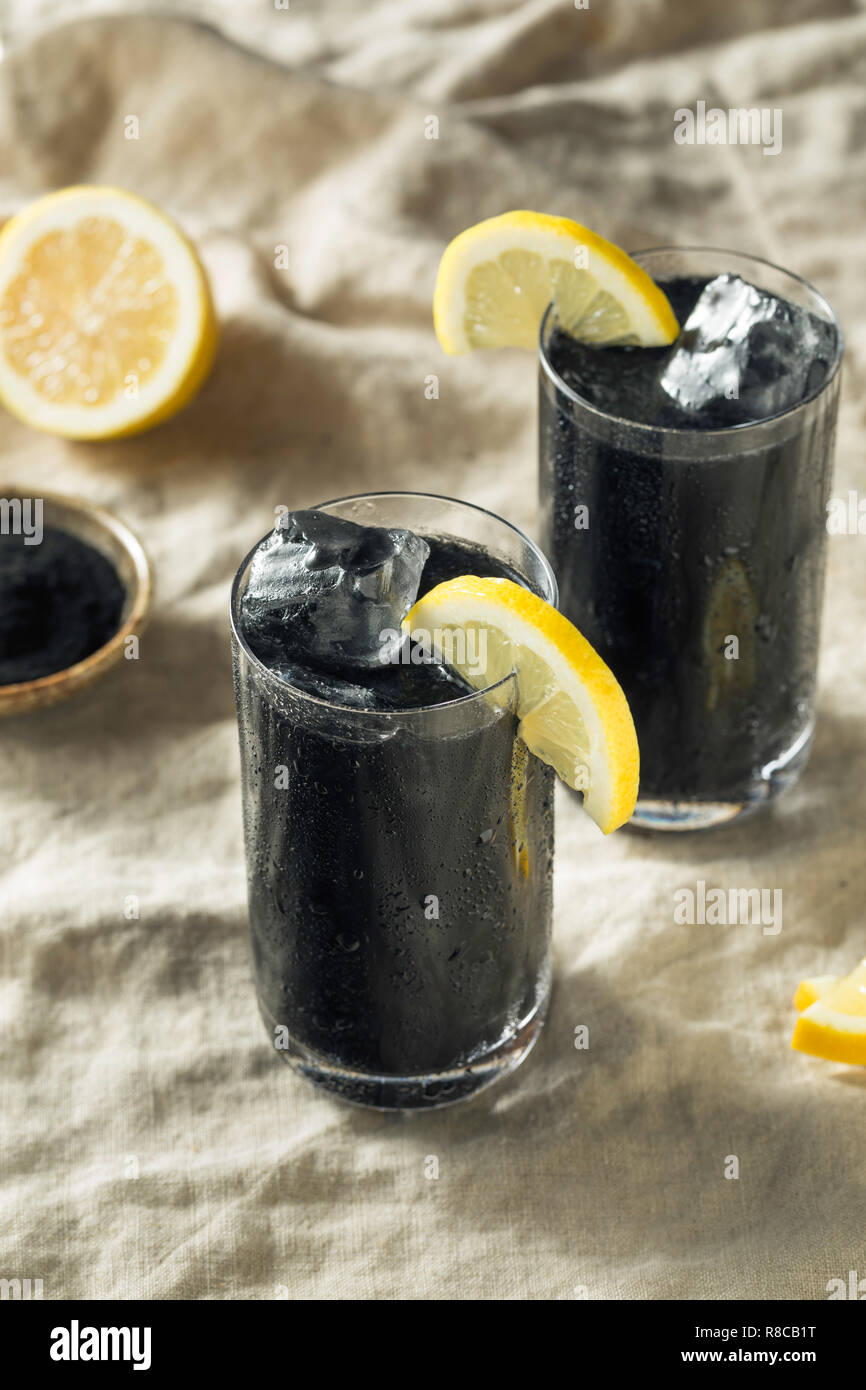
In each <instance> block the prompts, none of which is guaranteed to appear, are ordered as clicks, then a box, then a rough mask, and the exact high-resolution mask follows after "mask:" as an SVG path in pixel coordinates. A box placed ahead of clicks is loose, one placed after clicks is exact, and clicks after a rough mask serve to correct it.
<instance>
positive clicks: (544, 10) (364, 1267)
mask: <svg viewBox="0 0 866 1390" xmlns="http://www.w3.org/2000/svg"><path fill="white" fill-rule="evenodd" d="M88 8H89V7H87V6H78V7H75V6H67V7H66V9H65V10H64V9H63V8H62V7H61V8H58V6H57V5H55V4H46V5H45V6H43V7H41V8H40V7H39V6H34V5H30V4H23V3H21V0H14V3H13V4H11V5H10V6H9V7H8V9H7V12H6V19H7V28H8V32H7V34H6V40H7V56H6V62H5V64H4V67H3V70H2V77H3V115H2V128H0V213H2V214H4V215H5V214H9V213H11V212H13V211H14V210H15V209H16V208H18V207H19V206H20V205H22V203H23V202H24V201H25V200H26V199H28V198H29V197H32V196H34V195H36V194H38V193H40V192H42V191H44V190H47V189H50V188H53V187H56V186H60V185H63V184H68V183H74V182H78V181H85V182H104V183H116V184H121V185H125V186H127V187H129V188H132V189H135V190H137V191H138V192H140V193H142V194H144V195H145V196H147V197H149V198H152V199H155V200H156V201H157V202H158V203H160V204H162V205H163V206H165V207H166V208H167V209H168V210H169V211H170V212H171V213H172V214H174V215H175V216H176V217H177V218H178V219H179V221H180V222H181V223H182V224H183V226H184V227H185V228H186V229H187V231H188V232H189V233H190V234H191V236H192V237H194V238H195V240H196V242H197V244H198V245H199V247H200V248H201V251H202V254H203V257H204V260H205V262H206V264H207V267H208V270H209V272H210V275H211V277H212V281H213V286H214V291H215V295H216V301H217V304H218V308H219V313H220V316H221V320H222V325H223V338H222V345H221V349H220V353H219V358H218V361H217V364H216V368H215V370H214V373H213V376H212V378H211V379H210V381H209V382H208V383H207V385H206V387H205V389H204V390H203V391H202V393H201V395H200V396H199V398H198V399H197V400H196V401H195V403H194V404H193V405H192V406H191V408H190V409H188V410H187V411H186V412H185V413H184V414H183V415H181V416H180V417H178V418H177V419H176V420H174V421H172V422H171V423H169V424H168V425H166V426H164V427H162V428H161V429H158V430H154V431H153V432H152V433H150V434H148V435H145V436H144V437H141V438H138V439H134V440H132V441H128V442H122V443H117V444H112V443H106V444H99V445H97V444H94V445H88V444H72V443H65V442H63V441H60V440H57V439H53V438H49V437H46V436H39V435H36V434H34V433H33V432H31V431H30V430H28V429H27V428H25V427H24V426H23V425H20V424H18V423H17V422H16V421H14V420H13V419H11V418H9V417H8V416H6V415H5V414H3V415H2V416H0V447H2V468H0V474H2V477H0V484H6V485H7V486H8V484H9V483H17V484H19V485H24V486H26V488H27V489H29V490H31V491H32V492H33V493H34V494H37V495H38V493H39V490H40V489H51V488H56V489H62V490H67V491H70V492H74V493H79V494H84V495H85V496H87V497H90V498H92V499H94V500H97V501H99V502H102V503H105V504H106V505H108V506H110V507H112V508H114V509H116V511H117V512H118V513H119V514H120V515H121V516H123V517H124V518H125V519H126V520H127V521H128V522H129V523H131V524H132V525H133V527H135V528H136V529H137V530H138V532H139V533H140V535H141V537H142V539H143V540H144V542H145V544H146V546H147V547H148V549H149V551H150V553H151V555H152V557H153V560H154V563H155V567H156V574H157V596H156V602H155V607H154V611H153V620H152V624H151V626H150V627H149V629H148V630H147V632H146V634H145V636H144V638H143V641H142V647H141V659H140V660H139V661H138V662H137V663H133V662H125V663H123V664H122V665H121V667H120V668H118V669H116V670H115V671H114V672H112V674H111V675H110V676H109V677H108V678H107V679H105V680H104V681H103V682H102V683H101V684H99V685H98V686H96V687H95V688H93V689H92V690H91V691H90V692H88V693H85V694H82V695H81V696H80V697H78V698H77V699H75V700H74V701H71V702H70V703H69V704H68V705H66V706H61V707H58V708H55V709H54V710H51V711H48V712H44V713H40V714H35V715H31V716H29V717H25V718H19V719H16V720H9V721H4V723H3V724H2V726H0V797H2V819H0V903H2V922H0V930H2V955H0V967H2V993H0V998H2V1011H3V1020H4V1022H3V1059H2V1069H0V1100H2V1137H0V1164H2V1184H0V1232H2V1234H0V1276H2V1277H4V1278H15V1277H18V1278H22V1279H23V1278H31V1279H41V1280H42V1281H43V1291H44V1297H45V1298H46V1299H53V1298H64V1297H84V1298H95V1299H100V1298H109V1297H119V1298H131V1297H138V1296H143V1297H145V1298H183V1299H233V1298H244V1299H246V1298H257V1299H260V1298H267V1299H270V1298H279V1297H286V1296H288V1297H290V1298H299V1299H310V1298H325V1299H555V1300H558V1299H582V1298H584V1297H587V1298H591V1299H617V1298H628V1299H660V1298H672V1299H680V1298H689V1297H696V1298H702V1299H705V1298H712V1297H724V1298H729V1299H738V1298H743V1297H757V1298H766V1299H776V1298H781V1299H793V1298H808V1299H823V1298H826V1297H827V1292H826V1286H827V1282H828V1280H830V1279H834V1278H845V1279H847V1276H848V1271H849V1270H850V1269H855V1270H857V1271H858V1272H859V1277H861V1278H863V1277H866V1241H864V1229H866V1227H864V1179H863V1132H864V1108H866V1078H864V1074H863V1073H862V1072H860V1071H858V1070H853V1069H852V1070H847V1069H845V1068H843V1067H840V1066H837V1065H833V1064H831V1063H824V1062H821V1061H819V1060H816V1059H811V1058H806V1057H803V1056H801V1055H799V1054H795V1053H793V1052H791V1051H790V1050H789V1047H788V1041H789V1037H790V1033H791V1028H792V1024H793V1019H794V1015H793V1010H792V1008H791V1004H790V1000H791V995H792V992H793V990H794V987H795V986H796V984H797V982H798V980H799V979H800V978H801V977H802V976H803V975H805V974H808V973H814V972H818V971H821V972H826V971H835V972H844V971H847V970H849V969H851V968H852V967H853V966H854V964H855V963H856V961H857V960H858V959H859V957H860V956H862V955H863V953H864V949H866V924H864V919H863V897H864V887H866V868H864V855H863V826H864V807H866V795H864V788H863V780H864V779H863V749H864V736H866V719H864V712H863V704H864V674H866V673H864V667H866V654H864V643H863V632H864V625H866V579H864V556H866V537H857V536H853V535H843V536H838V537H835V538H833V539H832V540H831V542H830V546H829V569H828V593H827V603H826V617H825V629H824V643H823V653H822V666H821V685H820V701H819V721H818V728H817V737H816V743H815V749H814V754H813V757H812V761H811V764H810V766H809V769H808V771H807V774H806V776H805V778H804V779H803V781H802V782H801V784H800V785H799V787H798V788H797V789H796V790H795V791H794V792H793V793H792V794H791V795H789V796H788V797H787V798H786V799H784V800H783V801H781V802H780V803H779V804H778V806H777V807H776V808H775V809H774V810H773V811H772V812H771V813H769V814H764V815H763V816H762V817H761V818H759V819H756V820H753V821H750V822H748V823H745V824H742V825H736V824H735V825H733V826H731V827H729V828H727V829H722V830H719V831H717V832H716V833H714V834H711V835H707V836H703V837H701V836H690V837H683V838H678V837H667V838H665V837H656V838H651V837H640V836H636V835H633V834H629V833H622V834H618V835H616V836H614V837H613V838H611V839H609V840H602V838H601V837H600V836H599V834H598V833H597V831H596V829H595V827H594V826H593V825H592V824H591V823H590V822H589V821H588V820H587V819H586V818H585V817H584V816H583V815H582V813H581V812H580V810H579V809H578V808H577V806H576V805H575V804H574V801H573V800H569V799H567V798H566V797H562V798H561V800H560V802H559V805H558V816H559V820H558V834H557V841H558V843H557V863H556V897H557V907H556V925H555V945H556V984H555V995H554V1002H553V1008H552V1013H551V1016H550V1020H549V1023H548V1026H547V1028H546V1030H545V1033H544V1035H543V1037H542V1040H541V1042H540V1043H539V1045H538V1047H537V1049H536V1050H535V1052H534V1054H533V1055H532V1057H531V1058H530V1059H529V1061H528V1062H527V1064H526V1065H525V1066H524V1067H523V1068H522V1069H521V1070H520V1071H519V1072H518V1073H516V1075H515V1076H514V1077H513V1078H511V1079H510V1080H509V1081H508V1082H507V1083H506V1084H504V1085H503V1086H501V1087H500V1088H494V1089H493V1090H491V1091H490V1092H487V1093H486V1094H484V1095H483V1096H481V1097H479V1098H478V1099H477V1100H476V1101H474V1102H472V1103H471V1104H469V1105H467V1106H465V1107H463V1108H461V1107H458V1108H456V1109H454V1110H450V1111H448V1110H446V1111H442V1112H439V1113H431V1114H427V1115H421V1116H413V1117H408V1118H403V1117H399V1116H383V1115H380V1114H377V1113H365V1112H364V1111H361V1110H356V1109H353V1108H350V1107H343V1106H341V1105H340V1104H338V1103H336V1102H334V1101H332V1100H330V1099H328V1098H326V1097H324V1096H321V1095H319V1094H317V1093H316V1092H315V1091H314V1090H313V1089H312V1088H310V1087H309V1086H308V1085H307V1084H306V1083H305V1082H303V1081H302V1080H300V1079H298V1078H297V1077H296V1076H295V1075H294V1074H293V1073H292V1072H291V1071H290V1070H289V1069H288V1068H286V1067H284V1066H283V1065H282V1064H281V1063H280V1062H279V1061H278V1060H277V1059H276V1058H275V1057H274V1055H273V1053H272V1051H271V1049H270V1048H269V1046H268V1042H267V1038H266V1035H265V1033H264V1030H263V1028H262V1025H261V1023H260V1021H259V1018H258V1015H257V1012H256V1007H255V1003H254V998H253V989H252V984H251V972H250V960H249V955H248V944H247V922H246V908H245V882H244V863H243V849H242V841H241V817H240V793H239V772H238V754H237V747H236V732H235V716H234V705H233V696H232V686H231V676H230V663H229V644H228V624H227V602H228V592H229V584H230V581H231V578H232V575H233V572H234V570H235V567H236V565H237V563H238V561H239V560H240V558H241V556H242V555H243V554H244V553H245V551H246V550H247V549H248V547H249V546H250V545H251V544H252V543H253V542H254V541H255V540H256V539H257V538H258V537H259V536H260V535H262V534H263V533H264V532H265V531H266V530H267V529H268V528H269V526H270V525H271V524H272V519H273V511H274V507H275V506H277V505H280V504H286V505H288V506H309V505H311V504H313V503H315V502H317V501H320V500H323V499H325V498H328V497H334V496H338V495H340V494H343V493H346V492H352V491H363V490H369V489H381V488H407V489H424V490H431V491H435V492H440V493H448V494H453V495H455V496H459V497H464V498H466V499H468V500H470V501H474V502H478V503H481V504H483V505H484V506H487V507H491V508H493V509H494V510H495V511H497V512H500V513H502V514H503V515H504V516H506V517H509V518H510V519H512V520H514V521H515V522H517V523H518V524H521V525H524V526H526V527H527V528H529V529H530V530H532V529H533V528H534V527H535V473H536V438H535V429H536V380H535V363H534V362H533V360H532V358H531V356H530V355H528V354H527V355H523V354H520V353H505V354H493V355H488V356H481V355H479V356H478V357H476V358H471V359H457V360H451V359H446V358H445V357H444V356H443V355H442V353H441V352H440V350H439V348H438V346H437V343H436V340H435V338H434V335H433V332H432V326H431V315H430V299H431V293H432V288H433V283H434V278H435V273H436V266H437V263H438V257H439V255H440V253H441V250H442V247H443V245H444V244H445V242H446V241H447V239H448V238H449V237H451V236H452V235H453V234H455V233H456V232H457V231H459V230H460V229H461V228H462V227H464V226H465V225H468V224H469V223H471V222H474V221H476V220H478V219H479V218H481V217H485V216H489V215H492V214H494V213H497V212H501V211H503V210H505V209H507V208H511V207H523V206H528V207H538V208H541V209H548V210H551V211H557V212H561V213H564V214H567V215H571V216H574V217H576V218H578V219H579V220H581V221H584V222H586V223H588V224H589V225H590V226H592V227H595V228H597V229H598V230H599V231H601V232H602V233H604V234H606V235H608V236H609V237H612V238H614V239H615V240H617V241H619V242H621V243H622V244H623V245H625V246H626V247H628V248H632V249H636V248H638V247H640V246H645V245H648V244H649V245H651V244H654V243H655V244H662V243H667V242H672V241H673V242H679V243H682V244H688V243H703V244H710V245H725V246H730V247H733V248H736V249H741V250H746V251H751V252H755V253H757V254H759V255H764V256H767V257H769V258H770V259H772V260H776V261H779V262H781V263H782V264H784V265H786V266H789V267H791V268H793V269H796V270H797V271H799V272H801V273H802V274H804V275H806V276H807V277H808V278H810V279H812V280H814V281H815V282H817V284H818V285H820V286H821V287H822V289H823V290H824V291H825V292H826V293H827V295H828V297H829V298H830V300H831V302H833V303H834V304H835V305H836V306H837V308H838V309H839V310H840V312H841V315H842V317H843V320H844V325H845V330H846V333H847V370H846V379H845V391H844V399H843V407H842V416H841V426H840V437H839V448H838V458H837V472H836V483H835V488H834V491H835V493H836V494H837V495H839V496H843V497H844V496H846V495H847V492H848V490H849V489H857V488H860V489H864V488H866V481H864V466H863V437H862V431H861V427H862V422H863V403H862V386H863V379H864V356H866V276H864V274H863V235H864V233H863V228H864V216H866V199H864V174H866V153H864V138H863V132H864V130H866V86H864V73H866V13H864V12H863V7H862V6H861V5H857V4H850V3H848V4H846V3H842V0H838V2H837V3H835V4H828V5H823V6H822V7H821V19H820V21H818V20H816V18H815V15H816V9H815V6H814V5H813V4H811V3H810V4H806V3H801V2H800V0H775V2H774V3H771V2H770V0H763V3H751V2H750V3H748V4H746V3H740V4H736V3H734V4H730V5H727V6H718V5H716V4H715V3H712V4H711V3H695V4H692V5H688V6H685V5H681V4H678V3H675V0H670V3H669V4H665V3H662V0H656V3H649V0H646V2H645V3H642V4H635V3H631V0H629V3H626V0H619V3H614V2H613V0H607V3H603V2H602V0H590V5H589V8H588V9H587V10H580V9H577V8H575V7H574V5H573V4H571V3H569V0H555V3H554V2H553V0H525V3H516V2H515V0H512V2H511V3H502V2H501V0H500V2H499V3H497V0H475V3H472V2H471V0H428V2H427V3H424V4H414V3H411V4H410V3H406V4H396V3H371V4H367V5H363V6H361V5H350V4H346V3H327V4H322V3H319V4H314V3H312V0H310V2H309V3H306V0H291V8H290V9H289V10H281V9H279V8H277V6H276V5H274V6H273V7H271V6H269V5H266V4H258V3H257V4H253V3H252V0H250V3H248V4H246V5H243V4H237V5H229V4H228V0H226V3H225V5H224V6H221V5H218V4H211V5H202V6H201V8H200V10H199V11H198V14H199V16H200V17H201V18H203V19H205V20H206V21H208V23H207V24H197V25H196V24H190V23H187V22H184V21H182V20H180V19H179V18H178V17H177V14H176V13H175V17H171V16H166V15H155V14H154V15H150V16H148V17H144V18H140V17H135V16H131V15H125V16H117V15H115V16H113V17H108V18H91V17H89V16H86V17H85V18H83V19H81V18H80V19H79V21H78V22H76V23H74V24H73V25H72V26H71V27H68V28H60V27H59V25H58V18H60V17H64V16H65V15H66V14H68V13H74V12H75V10H76V9H77V10H78V11H79V12H81V11H82V10H84V9H88ZM94 8H99V7H94ZM43 14H44V16H45V19H46V22H48V23H50V24H51V25H52V28H51V29H50V30H49V31H48V32H46V33H44V34H42V35H39V36H35V37H34V36H33V35H32V34H28V33H26V32H24V33H23V34H22V28H23V29H25V30H26V27H27V23H28V22H29V21H31V20H33V18H34V17H38V16H39V15H43ZM219 25H222V26H223V29H224V30H225V32H226V33H228V34H229V35H230V37H231V40H232V42H229V41H227V39H226V38H225V36H224V35H221V34H220V33H219V32H218V26H219ZM215 26H216V27H215ZM698 100H705V101H707V103H708V104H709V105H714V104H715V105H721V106H724V107H727V106H728V105H745V106H752V105H755V106H758V107H771V108H780V109H781V110H782V112H783V122H784V124H783V148H782V152H781V153H780V154H778V155H776V156H765V155H763V153H762V151H761V149H760V148H757V147H748V148H743V147H736V148H734V147H724V146H722V147H719V146H715V147H709V146H704V147H701V146H694V147H687V146H679V145H676V144H675V143H674V140H673V128H674V111H675V110H676V108H678V107H694V105H695V103H696V102H697V101H698ZM129 116H135V117H137V119H138V124H139V138H138V139H137V140H133V139H127V138H126V131H128V129H129V128H130V127H129V124H128V122H127V117H129ZM430 117H436V118H437V120H438V138H436V139H431V138H427V135H428V133H429V132H430V130H431V129H434V130H435V123H433V124H431V122H430V120H429V118H430ZM280 246H285V247H287V248H288V259H289V268H288V269H277V268H276V267H275V248H278V247H280ZM430 374H435V375H436V376H437V377H438V379H439V396H438V399H434V400H430V399H427V398H426V397H425V378H427V377H428V376H429V375H430ZM0 492H2V486H0ZM701 879H703V880H704V881H705V882H706V883H707V886H708V887H721V888H724V889H730V888H736V887H758V888H767V889H781V890H782V894H783V923H782V930H781V931H780V932H779V933H778V934H777V935H765V934H763V933H762V931H761V928H760V927H759V926H747V925H743V926H734V927H708V926H683V925H678V924H677V923H676V922H675V920H674V894H675V892H676V891H677V890H678V889H680V888H683V887H692V888H694V887H695V885H696V883H697V881H698V880H701ZM132 899H135V900H137V901H138V904H139V909H138V911H139V915H138V917H137V918H136V917H134V916H129V915H128V913H129V910H130V909H129V902H130V900H132ZM579 1025H586V1026H588V1028H589V1037H590V1046H589V1049H588V1050H586V1051H579V1050H576V1049H575V1046H574V1036H575V1028H576V1027H578V1026H579ZM431 1155H433V1156H435V1157H436V1158H437V1159H438V1177H435V1178H434V1177H431V1176H428V1174H430V1173H431V1172H432V1171H433V1168H434V1166H433V1165H430V1164H428V1163H427V1159H428V1156H431ZM731 1155H733V1156H736V1158H737V1159H738V1164H739V1176H738V1177H736V1178H726V1176H725V1172H726V1167H727V1169H728V1171H731V1167H732V1165H731V1164H730V1161H729V1156H731Z"/></svg>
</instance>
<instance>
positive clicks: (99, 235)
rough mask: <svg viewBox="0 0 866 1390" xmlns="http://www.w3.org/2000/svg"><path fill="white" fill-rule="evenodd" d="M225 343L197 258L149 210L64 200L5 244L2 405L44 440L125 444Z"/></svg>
mask: <svg viewBox="0 0 866 1390" xmlns="http://www.w3.org/2000/svg"><path fill="white" fill-rule="evenodd" d="M216 342H217V328H216V318H215V315H214V309H213V303H212V300H211V294H210V289H209V286H208V282H207V277H206V276H205V273H204V270H203V269H202V266H201V263H200V261H199V259H198V256H197V255H196V253H195V250H194V249H193V247H192V245H191V243H190V242H189V241H188V240H187V238H186V237H185V236H184V234H183V232H181V230H180V228H179V227H177V226H176V225H175V224H174V222H172V221H171V220H170V218H168V217H166V215H165V214H164V213H163V212H161V211H160V210H159V208H156V207H154V206H153V204H152V203H148V202H145V200H144V199H143V198H139V197H137V196H135V195H134V194H132V193H128V192H126V191H125V190H124V189H121V188H99V187H87V186H81V187H75V188H66V189H63V190H61V192H59V193H52V194H49V195H48V196H47V197H45V198H40V199H38V201H37V202H35V203H32V204H31V205H30V206H29V207H27V208H25V209H24V211H23V212H20V213H18V215H17V216H15V217H13V218H12V219H11V221H9V222H8V223H7V224H6V226H5V227H4V229H3V231H2V233H0V400H2V402H3V404H4V405H5V406H6V408H7V409H8V410H10V411H11V412H12V413H13V415H17V416H19V418H20V419H22V420H24V421H26V423H27V424H29V425H33V426H34V427H35V428H36V429H40V430H49V431H51V432H53V433H55V434H61V435H66V436H67V437H69V438H71V439H116V438H119V437H120V436H121V435H127V434H135V433H137V432H138V431H139V430H144V429H147V428H149V426H151V425H155V424H157V423H158V422H159V421H161V420H166V419H168V417H169V416H170V415H173V414H174V413H175V411H177V410H180V408H181V406H183V405H186V403H187V402H188V401H189V400H190V398H191V397H192V396H193V395H194V394H195V392H196V391H197V390H198V388H199V386H201V384H202V382H203V381H204V379H205V377H206V375H207V373H208V371H209V370H210V366H211V363H212V362H213V357H214V352H215V350H216Z"/></svg>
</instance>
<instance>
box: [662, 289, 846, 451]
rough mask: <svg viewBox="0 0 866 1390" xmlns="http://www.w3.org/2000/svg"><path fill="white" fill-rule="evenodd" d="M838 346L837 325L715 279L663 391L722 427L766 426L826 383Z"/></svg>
mask: <svg viewBox="0 0 866 1390" xmlns="http://www.w3.org/2000/svg"><path fill="white" fill-rule="evenodd" d="M835 346H836V336H835V329H834V327H833V325H832V324H830V323H826V322H825V321H824V320H823V319H820V318H818V317H816V315H815V314H810V313H809V312H808V311H807V310H806V309H802V308H800V307H799V306H798V305H796V304H791V303H789V301H788V300H785V299H777V298H776V296H775V295H772V294H767V293H766V292H765V291H763V290H759V289H757V288H756V287H755V286H754V285H750V284H747V282H746V281H745V280H741V279H740V277H739V276H738V275H717V276H716V278H715V279H714V280H710V281H709V283H708V284H707V285H705V287H704V289H703V290H702V291H701V294H700V295H699V297H698V300H697V303H696V304H695V306H694V308H693V309H692V312H691V313H690V314H689V317H688V318H687V319H686V322H685V324H684V325H683V327H682V330H681V332H680V336H679V338H678V340H677V344H676V346H675V349H674V351H673V353H672V355H671V357H670V359H669V360H668V363H667V366H666V367H665V370H664V372H663V374H662V377H661V385H662V389H663V390H664V391H665V392H666V393H667V395H668V396H670V397H671V399H673V400H675V401H676V402H677V404H678V405H679V406H680V407H681V408H682V409H683V410H685V411H687V412H688V411H696V412H698V411H709V412H711V413H712V415H713V416H714V417H718V418H717V423H718V424H719V425H725V424H739V423H743V422H745V421H747V420H764V419H767V418H768V417H769V416H771V415H776V414H778V413H779V412H780V411H783V410H789V409H791V407H792V406H795V405H798V404H799V402H800V401H802V400H804V399H806V398H807V397H808V396H810V395H812V394H813V392H814V391H816V390H817V389H818V388H819V387H820V386H821V385H822V384H823V382H824V381H825V380H826V378H827V375H828V372H829V369H830V365H831V363H832V361H833V357H834V353H835ZM714 423H716V421H714Z"/></svg>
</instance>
